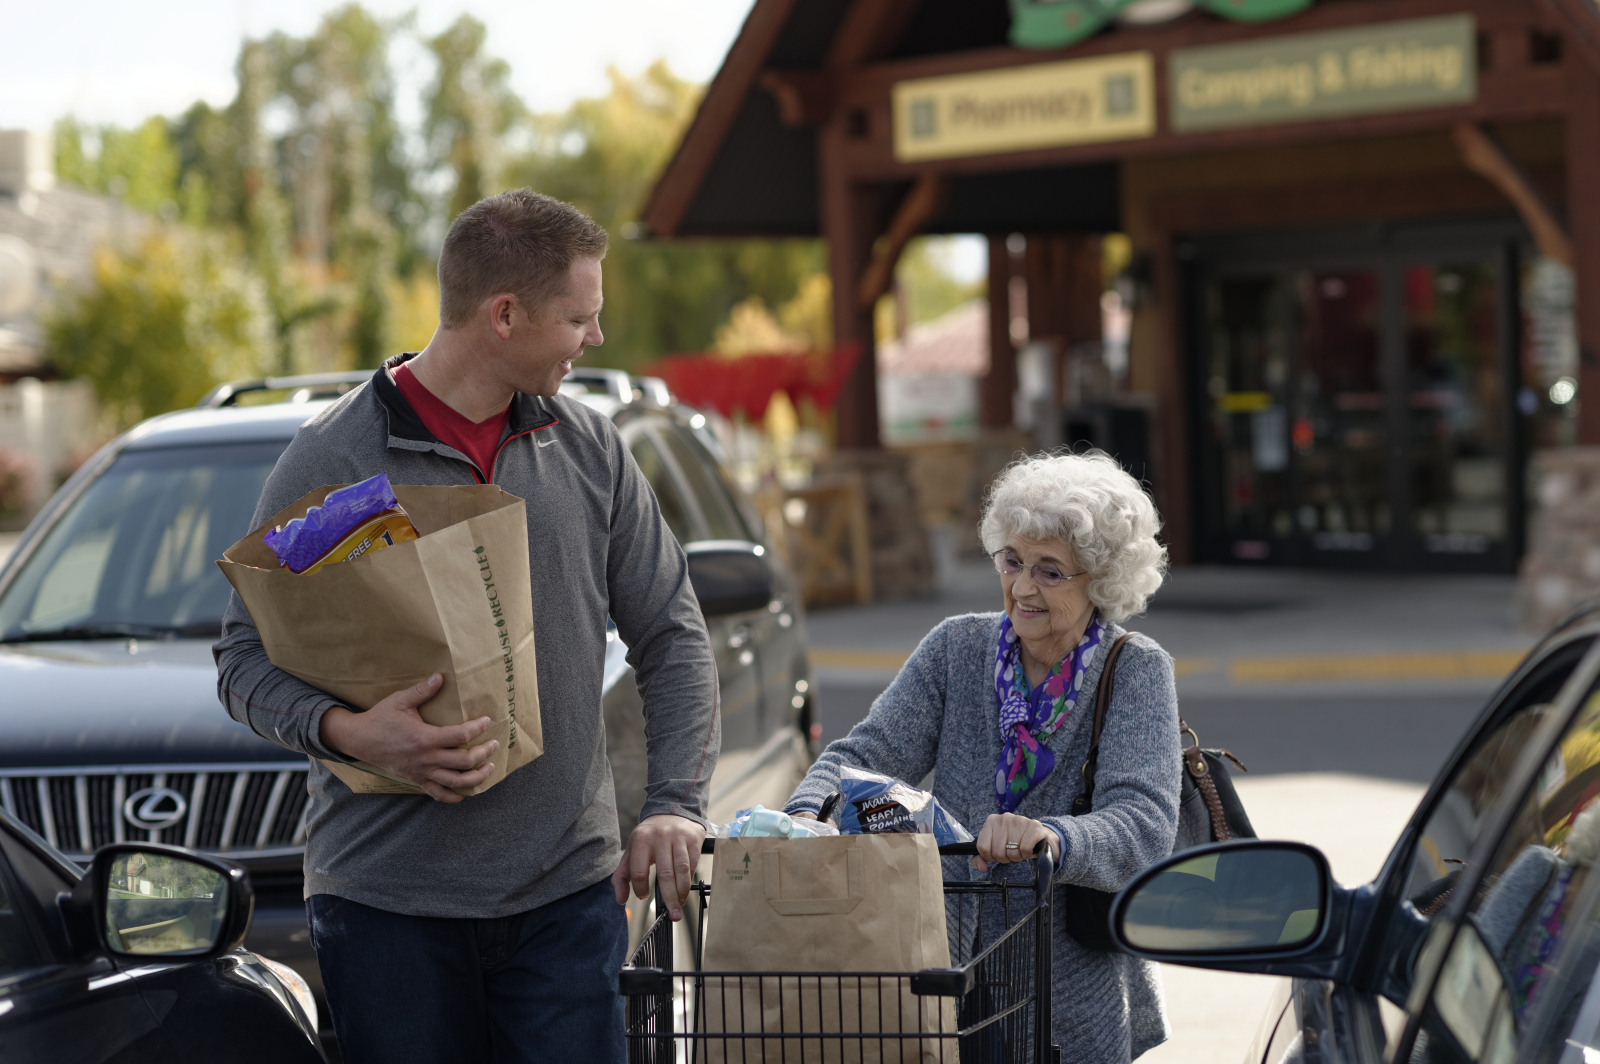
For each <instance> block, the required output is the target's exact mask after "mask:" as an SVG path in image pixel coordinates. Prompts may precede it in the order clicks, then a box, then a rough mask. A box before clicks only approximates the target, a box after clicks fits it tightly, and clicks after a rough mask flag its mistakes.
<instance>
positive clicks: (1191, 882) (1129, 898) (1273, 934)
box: [1111, 840, 1334, 964]
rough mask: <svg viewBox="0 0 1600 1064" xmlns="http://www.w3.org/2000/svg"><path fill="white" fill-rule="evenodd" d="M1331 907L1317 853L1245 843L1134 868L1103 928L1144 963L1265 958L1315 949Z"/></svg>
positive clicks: (1329, 884) (1281, 844) (1324, 869)
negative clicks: (1136, 872)
mask: <svg viewBox="0 0 1600 1064" xmlns="http://www.w3.org/2000/svg"><path fill="white" fill-rule="evenodd" d="M1333 907H1334V906H1333V891H1332V880H1331V877H1330V876H1329V873H1328V861H1327V858H1325V857H1323V855H1322V854H1321V853H1320V852H1318V851H1317V850H1315V849H1313V848H1312V847H1310V846H1306V845H1303V844H1301V843H1296V842H1260V841H1256V840H1249V841H1243V842H1230V843H1221V844H1216V845H1212V846H1206V847H1197V848H1196V849H1194V850H1186V851H1184V852H1182V853H1179V854H1174V855H1173V856H1172V857H1169V858H1168V859H1166V860H1165V861H1162V862H1160V863H1159V864H1156V865H1153V866H1151V867H1150V868H1148V869H1146V870H1145V871H1144V872H1141V873H1140V874H1139V875H1138V876H1136V877H1135V878H1134V880H1133V881H1132V882H1131V883H1129V884H1128V886H1127V887H1126V888H1124V889H1123V891H1122V892H1121V893H1120V894H1118V895H1117V898H1116V901H1115V902H1114V903H1113V904H1112V907H1111V929H1112V936H1113V938H1114V939H1115V941H1116V943H1117V945H1118V946H1120V947H1121V948H1123V949H1125V950H1127V951H1128V952H1129V953H1133V954H1136V955H1138V956H1140V957H1146V958H1149V959H1151V960H1157V961H1167V962H1171V963H1178V964H1183V963H1195V962H1202V963H1203V962H1206V961H1213V962H1214V961H1230V960H1237V961H1244V960H1248V959H1253V958H1260V959H1263V960H1265V959H1268V958H1271V957H1272V956H1273V955H1283V954H1295V953H1302V952H1304V951H1306V950H1309V949H1312V948H1314V947H1316V946H1317V945H1318V944H1319V942H1320V940H1321V939H1322V938H1323V937H1324V934H1325V932H1326V931H1327V929H1328V925H1329V922H1330V916H1331V914H1332V912H1333Z"/></svg>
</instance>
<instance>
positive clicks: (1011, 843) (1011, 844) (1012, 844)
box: [1006, 842, 1022, 850]
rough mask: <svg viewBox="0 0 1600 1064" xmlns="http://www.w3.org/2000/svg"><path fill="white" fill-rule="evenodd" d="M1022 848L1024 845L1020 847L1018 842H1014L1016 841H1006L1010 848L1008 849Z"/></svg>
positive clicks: (1007, 847)
mask: <svg viewBox="0 0 1600 1064" xmlns="http://www.w3.org/2000/svg"><path fill="white" fill-rule="evenodd" d="M1021 848H1022V847H1020V846H1018V845H1017V844H1016V843H1014V842H1008V843H1006V849H1008V850H1020V849H1021Z"/></svg>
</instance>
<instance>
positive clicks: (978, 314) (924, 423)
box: [878, 299, 989, 446]
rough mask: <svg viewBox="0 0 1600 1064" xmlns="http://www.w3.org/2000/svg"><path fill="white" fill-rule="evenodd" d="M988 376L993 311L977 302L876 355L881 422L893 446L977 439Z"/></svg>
mask: <svg viewBox="0 0 1600 1064" xmlns="http://www.w3.org/2000/svg"><path fill="white" fill-rule="evenodd" d="M988 372H989V307H988V305H987V304H986V303H984V302H983V300H981V299H979V300H973V301H972V302H970V303H966V304H964V305H962V306H959V307H957V308H956V309H955V310H952V311H950V312H949V313H948V314H945V315H943V316H942V317H939V318H937V319H935V320H933V321H930V322H924V323H922V324H919V325H913V326H911V327H910V328H909V329H907V330H906V334H905V335H904V336H902V337H900V338H899V339H898V340H894V341H892V342H890V343H887V344H884V345H883V347H882V348H880V349H879V351H878V423H879V425H880V427H881V432H882V438H883V442H884V443H885V444H888V445H889V446H908V445H917V444H942V443H962V442H966V441H968V440H971V439H973V438H975V437H976V436H977V434H978V381H979V380H981V379H982V378H983V376H984V375H985V374H986V373H988Z"/></svg>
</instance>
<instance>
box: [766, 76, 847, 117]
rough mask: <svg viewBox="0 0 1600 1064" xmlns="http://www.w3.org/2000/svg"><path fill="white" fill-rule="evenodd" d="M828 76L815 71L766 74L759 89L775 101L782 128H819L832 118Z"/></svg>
mask: <svg viewBox="0 0 1600 1064" xmlns="http://www.w3.org/2000/svg"><path fill="white" fill-rule="evenodd" d="M834 81H835V78H834V76H833V75H832V74H830V73H827V72H824V71H816V70H768V71H765V72H763V73H762V75H761V87H762V88H763V89H766V90H767V91H768V92H770V93H772V95H773V97H774V98H775V99H776V100H777V101H778V117H779V118H781V119H783V124H784V125H786V126H820V125H822V124H823V123H824V122H826V121H827V120H828V119H829V118H832V117H833V100H834Z"/></svg>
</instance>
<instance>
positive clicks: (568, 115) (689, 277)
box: [53, 3, 828, 418]
mask: <svg viewBox="0 0 1600 1064" xmlns="http://www.w3.org/2000/svg"><path fill="white" fill-rule="evenodd" d="M407 36H409V37H410V38H411V39H412V40H414V41H416V42H417V43H419V44H421V45H422V46H423V47H424V48H425V49H426V50H427V54H428V55H430V56H431V57H432V59H433V60H434V61H435V63H436V64H437V68H436V75H435V77H434V78H433V79H432V81H431V82H430V83H429V84H428V85H427V86H426V87H425V88H424V91H423V99H422V101H421V103H422V119H421V122H420V123H419V124H418V128H415V129H411V130H407V129H406V128H404V127H403V124H402V122H401V120H400V117H399V115H400V109H399V108H398V106H397V102H396V96H397V92H398V90H397V87H396V77H395V70H394V64H393V61H392V59H391V53H392V52H393V46H394V44H395V42H396V41H398V40H400V39H402V38H405V37H407ZM236 70H237V75H238V83H239V91H238V94H237V96H236V97H235V98H234V100H233V101H232V102H231V103H229V104H228V105H227V106H226V107H223V108H216V107H212V106H210V105H209V104H206V103H203V102H200V103H196V104H194V105H193V106H192V107H190V108H189V109H188V110H187V111H185V112H184V113H183V114H181V115H179V116H177V117H175V118H171V119H167V118H160V117H153V118H151V119H149V120H147V121H146V122H144V123H142V124H140V125H139V126H137V127H135V128H133V129H117V128H113V127H94V128H90V127H87V126H85V125H83V124H81V123H79V122H77V121H75V120H73V119H70V118H68V119H64V120H63V121H62V122H61V123H59V124H58V126H57V129H56V154H57V168H58V173H59V174H60V175H61V177H62V179H63V180H64V181H66V182H70V183H74V184H78V185H81V186H82V187H84V188H88V189H91V190H94V191H98V192H102V193H105V194H110V195H117V196H120V197H122V198H123V199H124V200H125V201H126V202H127V203H128V204H129V205H131V206H134V207H137V208H140V209H142V210H147V211H150V212H151V213H154V214H156V215H158V216H160V217H161V218H163V219H165V220H167V221H169V222H172V221H177V222H181V223H182V224H183V225H184V226H186V227H189V228H191V229H193V230H203V231H207V232H209V233H211V234H213V235H215V236H216V237H218V239H216V240H198V242H194V241H189V242H187V243H186V241H188V238H182V239H180V238H179V237H178V236H176V235H174V234H172V233H168V234H166V235H165V236H163V238H162V239H163V240H164V241H166V242H167V243H166V244H162V245H161V246H160V247H157V246H156V245H154V244H146V245H144V246H141V247H140V248H139V249H138V250H137V252H136V253H134V254H133V255H131V256H123V257H120V258H119V257H118V256H116V255H110V253H109V252H108V253H107V254H108V255H110V257H109V258H107V259H105V262H103V263H97V266H96V271H97V272H96V280H95V288H94V293H96V294H93V295H89V294H86V295H85V296H83V297H82V299H81V300H80V301H79V302H76V303H73V304H72V306H71V307H70V308H69V309H67V310H63V312H62V314H61V316H60V318H59V320H58V321H57V323H56V326H55V329H56V331H55V333H54V334H53V335H54V336H55V337H56V339H57V341H59V342H56V346H55V348H54V350H56V351H58V352H59V361H58V365H59V366H60V368H62V369H63V371H66V372H83V373H85V374H86V375H91V376H92V377H93V379H95V380H96V382H97V387H99V386H101V383H102V382H104V384H105V387H104V389H103V394H104V395H106V396H107V397H108V398H109V399H110V401H112V402H113V403H114V404H115V405H116V406H117V410H118V415H117V416H118V417H119V418H126V417H128V416H132V415H131V413H130V411H132V410H135V409H137V410H139V411H142V412H145V413H154V412H158V411H159V410H162V409H167V408H169V405H171V404H180V405H181V402H182V401H187V400H186V399H185V397H187V396H190V395H196V394H199V393H200V392H203V391H204V390H205V386H202V385H201V384H195V385H193V386H184V387H179V386H178V384H177V383H175V382H177V381H179V380H181V379H182V374H180V373H176V372H174V371H172V370H171V368H170V367H167V366H166V365H165V363H166V362H168V361H171V359H173V358H176V357H179V356H176V355H169V354H168V352H176V351H184V350H190V349H191V348H192V346H193V345H192V343H190V341H187V340H186V341H183V342H181V343H180V342H178V341H177V340H176V339H175V338H174V337H175V336H176V335H177V333H179V332H182V331H183V329H182V328H180V327H179V326H178V325H177V324H176V323H177V322H178V321H179V319H181V318H183V317H184V314H187V313H189V312H188V311H184V313H183V314H180V313H179V312H178V309H177V307H176V305H175V304H172V305H169V303H170V301H171V300H173V299H176V298H177V297H178V296H179V294H180V293H177V292H174V291H169V290H168V289H169V288H170V286H164V285H163V283H162V281H161V279H159V278H148V279H144V280H143V281H142V282H140V283H144V284H146V285H148V286H149V287H150V289H151V290H150V292H149V293H147V294H148V295H149V297H150V298H151V299H152V300H153V301H154V302H153V303H152V305H151V306H150V307H147V308H141V307H140V306H138V305H137V301H136V300H133V299H131V298H124V296H125V295H127V294H128V293H130V292H132V291H133V290H134V289H135V288H136V284H135V280H136V279H135V278H133V277H131V276H129V269H130V268H127V267H117V268H113V267H111V266H109V265H106V263H110V262H113V261H115V262H133V261H148V262H150V263H154V262H155V261H156V260H158V259H159V260H161V261H166V259H173V260H174V261H175V260H176V259H177V258H182V257H184V256H185V255H190V257H194V255H198V256H199V257H200V258H202V259H204V260H205V261H206V262H208V263H210V266H208V267H206V268H207V269H212V270H222V269H223V267H224V266H226V267H227V269H228V270H231V271H232V272H233V273H234V274H235V275H237V276H238V277H248V278H250V282H249V286H247V287H250V289H251V291H252V292H254V293H256V296H254V297H252V298H256V299H257V302H259V303H260V304H261V305H262V306H264V307H265V308H266V325H265V327H264V328H262V329H261V330H260V331H259V337H258V339H256V340H253V341H252V342H255V343H258V344H259V347H258V349H257V350H256V351H255V352H254V354H253V355H252V357H251V358H250V359H248V360H246V361H249V362H250V364H251V365H252V367H253V369H252V372H253V371H254V369H255V368H259V369H261V370H264V371H267V372H273V373H294V372H306V371H318V370H329V369H340V368H347V367H355V366H373V365H376V364H377V363H378V362H379V361H381V360H382V359H383V358H384V357H386V356H387V355H389V354H391V353H393V352H394V351H395V350H398V349H399V348H400V347H402V346H406V347H411V346H415V345H416V343H417V341H418V340H419V339H423V340H425V338H426V336H427V334H428V333H429V331H430V330H431V328H432V324H431V322H430V321H428V320H427V319H428V317H429V315H428V314H427V313H426V311H425V310H424V309H423V308H422V307H421V305H420V303H419V300H422V301H425V300H426V298H427V295H428V293H429V292H430V290H431V288H432V282H431V280H429V278H430V276H431V274H432V273H433V271H434V264H433V261H432V258H431V252H430V246H431V244H432V243H433V242H436V241H437V240H438V237H439V235H440V234H441V233H442V231H443V228H444V226H445V225H447V224H448V222H449V220H450V219H451V218H453V217H454V216H455V215H456V214H457V213H458V212H459V211H460V210H461V209H463V208H464V207H466V206H468V205H470V204H471V203H473V202H475V201H476V200H478V199H479V198H481V197H482V196H485V195H489V194H492V193H494V192H498V191H500V190H502V189H504V188H508V187H515V186H518V185H529V186H531V187H533V188H535V189H537V190H539V191H541V192H545V193H548V194H550V195H553V196H556V197H558V198H560V199H564V200H568V201H570V202H573V203H576V204H577V205H578V206H579V207H580V208H582V209H583V210H585V211H587V212H588V213H590V214H591V215H592V216H593V217H594V218H595V219H596V220H597V221H599V222H600V223H601V224H602V225H604V226H605V227H606V229H607V230H608V231H609V232H610V233H611V236H612V240H611V248H610V252H609V253H608V256H607V259H606V265H605V288H606V310H605V314H604V316H603V319H602V323H603V326H604V328H605V331H606V336H607V342H606V344H605V346H604V347H602V348H600V349H599V350H598V351H595V352H594V353H593V354H592V355H591V356H590V359H591V361H592V362H593V363H596V364H601V365H612V366H618V367H623V368H634V367H637V366H639V365H640V364H642V363H645V362H648V361H651V360H653V359H655V358H657V357H659V356H661V355H664V354H669V353H672V352H677V351H699V350H705V349H708V348H710V347H711V346H712V344H713V342H714V338H715V335H716V332H717V329H718V327H719V326H721V325H723V324H724V323H725V322H726V321H728V319H729V315H730V313H731V312H732V310H733V308H734V307H735V306H736V305H739V304H741V303H744V302H746V301H749V300H752V299H759V301H760V305H761V306H763V307H772V308H777V309H778V310H779V311H782V308H785V307H789V306H791V305H792V304H793V305H795V306H798V305H799V304H797V303H796V300H797V296H798V295H799V294H800V291H801V285H802V282H803V281H804V280H805V279H806V278H808V277H815V276H816V275H817V274H819V273H820V272H822V271H823V270H824V269H825V267H826V257H825V253H824V250H823V247H822V244H821V242H820V241H816V240H748V241H705V242H656V241H648V240H637V239H631V237H632V236H634V235H636V234H637V232H638V228H637V218H638V213H637V212H638V210H639V209H640V207H641V206H642V204H643V203H644V200H645V198H646V196H647V195H648V194H649V191H650V189H651V187H652V185H653V183H654V181H655V179H656V177H657V175H658V174H659V172H660V170H661V167H662V166H663V165H664V163H665V162H666V160H667V159H668V157H669V156H670V154H671V152H672V150H673V149H674V147H675V146H676V144H677V142H678V140H679V138H680V137H681V135H682V133H683V130H684V129H685V127H686V126H687V125H688V122H689V120H690V119H691V117H692V116H693V114H694V109H695V107H696V105H697V103H698V101H699V99H700V95H701V87H700V86H698V85H695V84H692V83H690V82H688V81H685V80H683V79H682V78H679V77H677V76H676V75H674V74H673V73H672V72H671V70H669V69H668V68H667V66H666V64H665V63H660V62H658V63H656V64H654V65H653V66H651V67H650V68H649V69H648V70H646V71H644V72H643V73H641V74H639V75H638V76H636V77H629V76H626V75H624V74H622V73H620V72H618V71H616V70H611V71H610V72H609V73H610V89H609V91H608V92H607V93H606V94H605V95H603V96H599V97H596V98H593V99H583V100H578V101H576V102H575V103H574V104H573V105H572V106H571V107H569V108H567V109H566V110H565V111H563V112H560V113H557V114H546V115H535V114H531V113H530V112H529V111H528V110H527V108H526V107H525V106H524V104H523V103H522V102H521V101H520V100H519V99H518V98H517V96H516V95H515V93H514V92H513V91H512V89H511V69H510V67H509V65H508V64H507V63H506V62H505V61H504V60H503V59H501V58H498V57H496V56H495V55H493V54H491V52H490V50H489V41H488V35H487V32H486V30H485V28H484V26H483V24H482V23H481V22H479V21H478V20H476V19H474V18H472V17H471V16H469V15H462V16H460V17H459V18H457V19H456V21H455V22H454V23H453V24H452V25H451V26H450V27H449V28H447V29H446V30H445V31H444V32H442V33H440V34H438V35H437V36H433V37H427V38H423V37H420V36H419V35H418V34H417V32H416V28H415V23H414V18H413V17H412V16H410V15H407V16H404V17H401V18H398V19H384V18H379V17H377V16H375V15H374V14H372V13H371V12H369V11H367V10H366V9H364V8H362V7H361V6H360V5H359V4H355V3H349V4H346V5H345V6H343V7H340V8H337V9H335V10H333V11H331V12H329V13H328V14H327V15H325V16H324V17H323V19H322V21H321V22H320V23H319V25H318V26H317V28H316V30H315V31H314V32H313V33H311V34H309V35H307V36H304V37H299V36H293V35H290V34H285V33H281V32H279V33H273V34H271V35H269V36H267V37H265V38H262V39H258V40H246V41H244V42H243V43H242V45H241V47H240V51H239V56H238V61H237V67H236ZM190 243H192V244H193V246H194V247H196V248H202V247H203V248H205V249H206V250H205V251H204V252H203V254H201V253H200V252H195V253H193V254H192V255H191V253H190V252H188V251H184V250H181V249H180V245H182V247H183V248H187V247H189V244H190ZM169 245H170V246H169ZM229 249H231V250H229ZM163 256H165V259H163ZM230 256H232V257H231V258H230ZM141 257H142V258H141ZM184 269H187V270H188V271H189V272H188V273H187V274H185V276H190V277H193V276H196V275H195V273H194V271H195V270H196V269H199V267H184ZM202 272H203V271H202ZM823 295H824V296H825V293H823ZM817 297H818V291H817V290H815V289H813V290H812V291H811V293H810V295H809V296H807V297H806V299H805V300H804V301H803V302H804V306H805V308H807V309H806V310H805V311H804V313H801V312H800V311H790V312H789V316H790V317H793V316H794V315H795V314H801V317H803V318H804V319H805V321H804V323H802V324H798V325H797V324H793V323H790V322H788V321H784V322H783V323H782V325H783V328H784V329H786V330H788V331H789V332H790V333H793V334H795V335H797V336H804V337H806V338H807V339H806V341H805V342H806V343H817V342H821V341H820V340H818V339H816V337H821V336H822V335H823V334H824V333H826V332H827V319H828V313H827V308H826V306H825V303H826V300H825V298H824V299H823V300H822V301H821V302H819V300H818V298H817ZM196 298H197V299H200V298H202V297H201V296H197V297H196ZM94 300H98V301H99V303H98V307H97V313H99V314H102V315H105V314H116V315H124V316H126V320H122V319H121V318H119V319H117V320H112V319H109V318H105V317H102V318H100V321H101V322H102V323H103V325H104V330H103V331H104V332H105V333H106V336H107V339H106V340H105V341H104V342H103V343H102V342H100V341H97V340H96V339H95V338H94V337H92V336H89V335H87V334H80V333H79V332H77V331H75V327H74V326H73V325H72V322H73V321H74V320H76V319H75V318H74V317H73V315H74V314H75V313H87V311H86V310H84V308H85V307H86V306H88V305H89V302H92V301H94ZM163 300H167V301H168V302H163ZM747 305H752V306H753V305H755V304H747ZM780 316H781V314H780ZM433 320H434V321H436V318H435V319H433ZM159 323H165V324H159ZM185 328H186V327H185ZM252 328H254V327H252ZM152 330H153V331H152ZM163 330H165V331H163ZM247 331H249V330H247ZM158 334H159V336H158ZM251 335H253V336H254V335H255V333H253V332H252V333H251ZM131 336H144V337H148V338H150V339H151V340H152V341H155V340H158V339H159V341H160V342H152V343H151V344H150V345H149V346H146V347H143V348H140V347H137V346H126V347H123V348H118V349H117V350H121V351H122V352H123V354H124V357H125V359H126V361H127V363H128V364H127V365H123V366H120V367H113V366H112V365H111V364H110V363H109V362H104V361H102V360H101V359H102V355H101V354H92V353H91V352H95V351H100V350H101V348H107V345H113V346H114V344H113V338H116V337H131ZM116 342H121V341H116ZM186 344H187V345H188V346H185V345H186ZM109 349H110V348H107V350H109ZM102 354H103V352H102ZM107 357H109V356H107ZM182 357H183V358H188V357H190V356H188V355H184V356H182ZM195 357H198V356H195ZM202 361H206V362H207V364H208V365H213V367H215V366H220V365H223V364H225V363H226V362H227V361H228V360H227V359H222V360H220V361H218V360H217V359H213V358H211V357H210V356H206V358H204V359H202ZM146 362H159V363H162V365H149V366H145V365H142V363H146ZM69 367H76V368H74V369H69ZM190 369H194V367H192V366H191V367H190ZM186 372H187V371H186ZM194 372H199V370H194ZM206 372H211V371H209V370H208V371H206ZM201 378H204V379H205V380H207V381H209V380H210V377H208V376H206V374H205V373H200V377H197V378H196V379H197V380H199V379H201ZM160 382H166V383H160ZM130 395H131V396H136V398H131V399H124V398H118V397H125V396H130Z"/></svg>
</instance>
